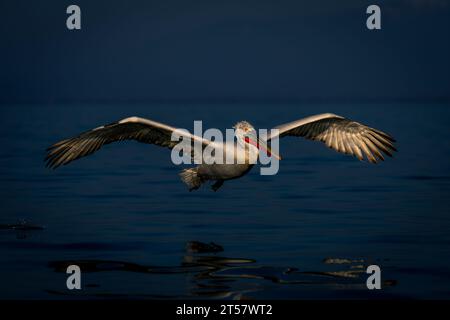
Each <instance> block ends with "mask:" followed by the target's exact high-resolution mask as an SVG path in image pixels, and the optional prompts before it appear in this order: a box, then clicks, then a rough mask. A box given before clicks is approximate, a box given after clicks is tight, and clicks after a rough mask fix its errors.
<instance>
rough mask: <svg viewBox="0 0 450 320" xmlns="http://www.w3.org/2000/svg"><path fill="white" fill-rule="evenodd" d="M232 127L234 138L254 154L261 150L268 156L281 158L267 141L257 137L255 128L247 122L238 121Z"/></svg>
mask: <svg viewBox="0 0 450 320" xmlns="http://www.w3.org/2000/svg"><path fill="white" fill-rule="evenodd" d="M233 128H234V129H235V135H236V139H237V141H238V143H239V144H240V145H241V146H242V147H246V146H248V147H249V148H250V150H252V151H253V152H254V153H256V154H257V153H259V151H262V152H264V153H266V154H267V156H269V157H271V156H274V157H275V158H277V159H278V160H281V158H280V156H279V155H277V154H275V153H273V152H272V150H271V149H270V147H269V146H268V145H267V143H266V142H264V141H262V140H261V139H260V138H259V137H258V134H257V133H256V130H255V128H254V127H253V126H252V125H251V124H250V123H249V122H247V121H240V122H238V123H236V124H235V125H234V126H233Z"/></svg>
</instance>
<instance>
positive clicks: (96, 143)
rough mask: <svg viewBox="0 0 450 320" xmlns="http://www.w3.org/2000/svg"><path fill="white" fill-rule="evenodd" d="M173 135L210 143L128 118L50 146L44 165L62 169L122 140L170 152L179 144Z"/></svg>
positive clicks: (178, 131)
mask: <svg viewBox="0 0 450 320" xmlns="http://www.w3.org/2000/svg"><path fill="white" fill-rule="evenodd" d="M174 132H176V133H177V135H178V136H179V137H185V138H190V139H191V141H200V142H201V143H202V145H203V146H205V145H208V144H209V143H211V142H210V141H209V140H206V139H203V138H201V137H197V136H194V135H191V134H189V133H187V132H186V131H183V130H180V129H176V128H173V127H170V126H168V125H165V124H163V123H159V122H156V121H152V120H148V119H143V118H139V117H130V118H126V119H123V120H120V121H118V122H115V123H112V124H109V125H105V126H101V127H98V128H95V129H93V130H90V131H87V132H84V133H82V134H80V135H78V136H76V137H74V138H70V139H67V140H63V141H60V142H58V143H56V144H54V145H52V146H51V147H49V148H48V149H47V156H46V158H45V161H46V165H47V167H50V168H57V167H59V166H60V165H66V164H68V163H69V162H72V161H74V160H76V159H79V158H82V157H84V156H87V155H90V154H92V153H94V152H95V151H97V150H99V149H100V148H101V147H102V146H104V145H106V144H109V143H112V142H116V141H123V140H136V141H139V142H144V143H149V144H155V145H158V146H161V147H167V148H170V149H172V148H173V147H175V146H176V145H177V144H178V143H179V141H172V139H171V138H172V133H174Z"/></svg>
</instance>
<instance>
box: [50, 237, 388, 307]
mask: <svg viewBox="0 0 450 320" xmlns="http://www.w3.org/2000/svg"><path fill="white" fill-rule="evenodd" d="M192 246H194V247H195V248H201V250H197V252H198V253H193V251H192V249H191V247H192ZM218 248H219V250H217V249H218ZM214 250H217V251H223V247H222V246H220V245H218V244H215V243H209V244H207V243H202V242H199V241H191V242H188V243H187V244H186V255H185V256H184V257H183V260H182V262H181V264H180V265H178V266H152V265H141V264H136V263H131V262H126V261H109V260H65V261H52V262H50V263H49V264H48V266H49V267H50V268H52V269H53V270H54V271H55V272H60V273H65V272H66V270H67V267H68V266H70V265H77V266H79V267H80V269H81V270H82V273H98V272H131V273H142V274H149V275H161V276H163V275H171V274H186V275H189V277H190V278H191V280H192V281H191V283H190V284H191V285H190V288H189V295H188V296H186V297H184V298H188V297H191V298H192V297H208V298H227V299H251V298H252V294H254V293H255V292H258V291H260V290H264V288H265V282H270V283H272V284H276V285H309V286H311V285H313V286H333V287H335V286H340V287H342V288H346V289H365V288H366V279H367V278H366V272H365V271H366V268H367V264H366V261H365V260H364V259H345V258H326V259H324V260H323V267H322V268H321V269H320V270H299V269H297V268H292V267H271V266H263V265H260V264H258V263H257V261H255V260H253V259H242V258H230V257H226V256H222V255H216V254H214V253H209V254H208V253H205V252H214ZM336 267H337V268H336ZM242 280H251V281H252V282H249V283H247V284H246V285H245V287H244V288H241V289H238V290H236V284H237V283H239V282H241V281H242ZM395 284H396V281H395V280H384V281H383V287H384V288H386V287H389V286H393V285H395ZM86 287H87V288H88V289H85V290H83V292H82V293H73V294H74V295H80V294H81V295H82V296H84V297H88V296H97V297H103V296H108V297H118V296H120V297H122V298H123V297H126V295H125V296H124V295H123V294H115V293H114V292H105V291H103V290H102V284H101V283H95V284H92V283H90V284H88V285H87V286H86ZM48 292H49V293H51V294H55V295H70V293H69V292H68V291H67V290H64V291H57V290H48ZM134 297H149V298H150V297H152V298H158V297H161V298H180V296H172V297H171V296H161V295H158V294H157V293H155V294H153V295H152V294H133V295H130V296H129V298H134Z"/></svg>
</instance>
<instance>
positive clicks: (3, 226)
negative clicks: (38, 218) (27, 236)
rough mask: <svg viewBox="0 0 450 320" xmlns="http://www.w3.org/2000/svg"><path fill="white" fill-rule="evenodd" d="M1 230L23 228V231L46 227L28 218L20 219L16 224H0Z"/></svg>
mask: <svg viewBox="0 0 450 320" xmlns="http://www.w3.org/2000/svg"><path fill="white" fill-rule="evenodd" d="M0 230H21V231H29V230H44V227H42V226H39V225H37V224H32V223H29V222H28V221H26V220H21V221H19V223H14V224H0Z"/></svg>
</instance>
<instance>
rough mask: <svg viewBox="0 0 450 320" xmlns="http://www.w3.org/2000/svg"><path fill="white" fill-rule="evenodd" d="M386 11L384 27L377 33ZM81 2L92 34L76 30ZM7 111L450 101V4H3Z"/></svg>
mask: <svg viewBox="0 0 450 320" xmlns="http://www.w3.org/2000/svg"><path fill="white" fill-rule="evenodd" d="M374 3H375V4H378V5H380V7H381V9H382V30H381V31H369V30H367V29H366V27H365V21H366V18H367V15H366V13H365V11H366V8H367V6H368V5H370V4H374ZM70 4H78V5H79V6H80V7H81V10H82V30H81V31H69V30H67V29H66V25H65V22H66V18H67V14H66V13H65V11H66V7H67V6H68V5H70ZM0 12H1V13H2V15H1V18H0V19H1V20H0V34H1V52H0V74H1V76H0V103H28V102H35V103H42V102H43V103H55V102H61V101H90V100H92V101H102V100H105V101H146V100H209V99H210V100H227V99H231V100H234V99H236V100H239V99H243V100H245V99H249V100H304V99H308V100H309V99H313V100H315V99H319V100H333V99H335V100H339V99H351V100H353V99H361V100H372V99H388V100H389V99H449V97H450V37H449V35H450V1H445V0H436V1H433V0H410V1H406V0H405V1H402V0H390V1H377V2H373V1H336V0H326V1H325V0H318V1H300V0H294V1H275V0H273V1H265V0H257V1H245V0H240V1H233V0H227V1H215V0H205V1H197V0H189V1H187V0H183V1H178V0H159V1H151V0H147V1H133V0H131V1H114V0H107V1H106V0H104V1H103V0H102V1H99V0H96V1H92V0H91V1H85V0H83V1H81V0H76V1H74V0H71V1H61V0H58V1H48V0H46V1H23V0H19V1H17V0H15V1H2V2H1V3H0Z"/></svg>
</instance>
